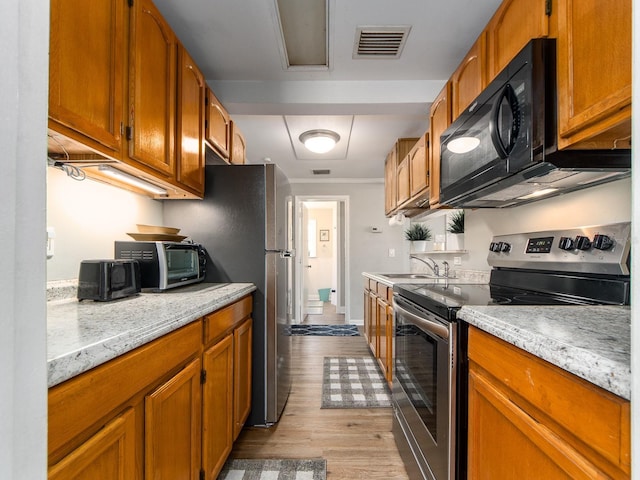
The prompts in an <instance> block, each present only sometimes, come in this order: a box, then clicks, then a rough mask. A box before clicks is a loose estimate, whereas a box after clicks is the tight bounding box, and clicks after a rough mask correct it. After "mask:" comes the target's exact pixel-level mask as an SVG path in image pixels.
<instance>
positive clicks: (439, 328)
mask: <svg viewBox="0 0 640 480" xmlns="http://www.w3.org/2000/svg"><path fill="white" fill-rule="evenodd" d="M393 308H394V310H397V311H399V312H400V313H401V314H402V315H404V316H406V317H408V318H409V319H410V320H411V322H413V324H414V325H416V326H418V327H419V328H421V329H423V330H426V331H427V332H429V333H432V334H434V335H437V336H438V337H440V338H444V339H447V338H449V329H448V328H447V327H445V326H444V325H442V324H441V323H439V322H435V321H433V320H431V319H429V318H425V317H419V316H418V315H416V314H414V313H411V312H410V311H408V310H407V309H406V308H403V307H401V306H400V305H398V303H397V302H396V301H394V302H393Z"/></svg>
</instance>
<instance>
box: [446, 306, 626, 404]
mask: <svg viewBox="0 0 640 480" xmlns="http://www.w3.org/2000/svg"><path fill="white" fill-rule="evenodd" d="M457 316H458V318H460V319H462V320H464V321H465V322H467V323H468V324H470V325H473V326H475V327H477V328H479V329H481V330H483V331H485V332H487V333H489V334H491V335H493V336H495V337H497V338H500V339H502V340H504V341H506V342H508V343H510V344H512V345H514V346H516V347H518V348H520V349H522V350H524V351H526V352H529V353H531V354H532V355H535V356H536V357H538V358H541V359H542V360H545V361H547V362H549V363H551V364H553V365H555V366H557V367H559V368H561V369H563V370H565V371H567V372H569V373H572V374H574V375H576V376H578V377H580V378H583V379H584V380H587V381H589V382H591V383H593V384H594V385H597V386H599V387H602V388H604V389H605V390H607V391H609V392H611V393H613V394H615V395H618V396H620V397H622V398H624V399H627V400H630V398H631V367H630V365H631V363H630V310H629V308H628V307H617V306H576V307H572V306H562V307H553V306H535V307H531V306H529V307H525V306H522V307H507V306H498V307H496V306H474V305H465V306H464V307H462V308H461V309H460V311H459V312H458V314H457ZM603 317H604V318H603ZM591 319H593V323H591ZM602 325H607V326H608V328H606V329H605V328H602ZM543 330H548V332H544V333H543Z"/></svg>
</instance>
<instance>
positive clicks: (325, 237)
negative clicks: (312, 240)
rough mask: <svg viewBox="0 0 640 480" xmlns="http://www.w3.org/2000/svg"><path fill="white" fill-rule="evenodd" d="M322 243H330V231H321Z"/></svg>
mask: <svg viewBox="0 0 640 480" xmlns="http://www.w3.org/2000/svg"><path fill="white" fill-rule="evenodd" d="M320 241H321V242H328V241H329V230H320Z"/></svg>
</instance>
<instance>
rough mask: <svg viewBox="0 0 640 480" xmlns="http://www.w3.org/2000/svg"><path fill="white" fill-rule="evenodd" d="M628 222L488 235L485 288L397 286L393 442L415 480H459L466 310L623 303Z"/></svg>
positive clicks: (455, 283)
mask: <svg viewBox="0 0 640 480" xmlns="http://www.w3.org/2000/svg"><path fill="white" fill-rule="evenodd" d="M630 232H631V226H630V224H629V223H618V224H612V225H604V226H594V227H584V228H577V229H566V230H554V231H544V232H533V233H521V234H513V235H502V236H498V237H494V239H493V241H492V242H491V243H490V245H488V249H489V253H488V257H487V261H488V263H489V265H490V266H491V267H492V270H491V276H490V282H489V284H484V285H479V284H468V283H465V282H463V281H461V280H458V279H448V278H442V277H440V278H434V279H433V281H430V282H428V283H421V284H396V285H394V287H393V289H394V322H395V325H394V331H395V336H394V342H395V348H394V372H395V375H394V380H393V388H392V398H393V406H394V413H395V421H394V436H395V439H396V443H397V444H398V447H399V449H400V453H401V454H402V456H403V458H404V460H405V465H406V467H407V470H408V472H409V476H410V478H412V479H414V478H415V479H418V478H421V479H429V480H434V479H435V480H453V479H464V478H466V473H467V472H466V441H467V434H466V428H467V410H466V398H467V397H466V395H467V355H466V348H467V341H466V332H467V328H466V326H465V324H464V322H459V321H457V319H456V312H457V311H458V310H459V309H460V307H462V306H463V305H504V306H505V307H506V306H509V305H573V306H580V305H628V304H629V292H630V276H629V264H630Z"/></svg>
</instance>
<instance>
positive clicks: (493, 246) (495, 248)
mask: <svg viewBox="0 0 640 480" xmlns="http://www.w3.org/2000/svg"><path fill="white" fill-rule="evenodd" d="M489 250H491V251H492V252H499V251H500V242H491V245H489Z"/></svg>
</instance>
